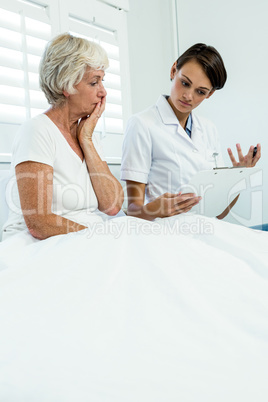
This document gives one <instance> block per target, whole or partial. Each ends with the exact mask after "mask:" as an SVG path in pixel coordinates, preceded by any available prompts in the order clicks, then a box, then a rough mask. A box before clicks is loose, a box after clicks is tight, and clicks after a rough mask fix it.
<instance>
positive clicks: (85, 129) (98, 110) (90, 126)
mask: <svg viewBox="0 0 268 402" xmlns="http://www.w3.org/2000/svg"><path fill="white" fill-rule="evenodd" d="M105 104H106V96H104V97H103V98H102V99H101V101H100V102H99V103H97V105H96V107H95V109H94V110H93V112H92V113H91V115H90V116H85V117H83V118H82V119H81V120H80V122H79V124H78V126H77V138H78V141H79V143H80V145H82V144H83V143H87V142H88V141H92V136H93V132H94V130H95V127H96V125H97V123H98V120H99V118H100V117H101V115H102V113H103V112H104V109H105Z"/></svg>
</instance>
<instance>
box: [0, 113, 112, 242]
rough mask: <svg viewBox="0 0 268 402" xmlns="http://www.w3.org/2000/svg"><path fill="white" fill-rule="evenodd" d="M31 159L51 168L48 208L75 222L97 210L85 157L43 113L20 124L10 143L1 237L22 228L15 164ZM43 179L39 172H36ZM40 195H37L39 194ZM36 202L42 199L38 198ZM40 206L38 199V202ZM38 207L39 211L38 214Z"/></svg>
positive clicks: (99, 147) (24, 227)
mask: <svg viewBox="0 0 268 402" xmlns="http://www.w3.org/2000/svg"><path fill="white" fill-rule="evenodd" d="M93 144H94V146H95V148H96V150H97V152H98V154H99V155H100V157H101V159H102V160H104V157H103V153H102V150H101V146H100V142H99V140H98V139H97V137H96V136H95V135H94V136H93ZM26 161H33V162H39V163H44V164H46V165H49V166H52V167H53V198H52V208H51V211H52V212H53V213H55V214H57V215H61V216H64V217H66V218H68V219H71V220H73V221H75V222H79V223H83V222H82V221H85V219H86V218H85V216H86V217H88V218H89V220H90V215H91V214H93V213H94V212H98V210H97V208H98V200H97V197H96V194H95V192H94V189H93V187H92V183H91V180H90V177H89V173H88V170H87V165H86V162H85V160H83V161H82V160H81V159H80V158H79V156H78V155H77V154H76V153H75V152H74V150H73V149H72V148H71V147H70V145H69V144H68V142H67V140H66V139H65V138H64V136H63V135H62V133H61V132H60V130H59V129H58V127H57V126H56V125H55V124H54V123H53V122H52V120H50V118H49V117H48V116H46V115H45V114H41V115H38V116H36V117H34V118H33V119H31V120H29V121H27V122H26V123H24V124H23V125H22V126H21V128H20V130H19V132H18V134H17V136H16V138H15V142H14V145H13V152H12V163H11V179H10V181H9V183H8V186H7V191H6V198H7V202H8V205H9V210H10V212H9V217H8V221H7V222H6V224H5V225H4V229H3V239H5V238H7V237H9V235H11V234H14V232H17V231H20V230H24V229H26V224H25V221H24V218H23V214H22V211H21V205H20V200H19V193H18V187H17V183H16V178H15V167H16V166H17V165H18V164H19V163H22V162H26ZM37 174H38V178H37V179H38V180H40V181H41V180H43V179H44V178H43V177H42V172H39V173H37ZM42 196H43V195H42V194H40V197H42ZM40 201H42V200H41V199H40ZM40 205H41V207H40V208H41V209H42V202H40ZM41 209H40V213H42V211H41Z"/></svg>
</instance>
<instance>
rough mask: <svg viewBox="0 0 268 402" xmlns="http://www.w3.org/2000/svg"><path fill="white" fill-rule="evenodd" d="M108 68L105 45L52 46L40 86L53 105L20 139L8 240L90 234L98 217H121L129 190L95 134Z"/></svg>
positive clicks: (59, 41)
mask: <svg viewBox="0 0 268 402" xmlns="http://www.w3.org/2000/svg"><path fill="white" fill-rule="evenodd" d="M108 64H109V63H108V58H107V55H106V53H105V51H104V50H103V49H102V48H101V47H100V46H99V45H98V44H96V43H93V42H90V41H88V40H86V39H82V38H78V37H74V36H72V35H70V34H67V33H65V34H61V35H59V36H57V37H56V38H54V39H53V40H52V41H51V42H50V43H49V44H48V45H47V48H46V50H45V52H44V55H43V58H42V60H41V63H40V86H41V88H42V90H43V92H44V93H45V95H46V98H47V100H48V102H49V104H50V105H51V107H50V108H49V109H48V110H47V111H46V112H45V113H43V114H40V115H38V116H36V117H34V118H33V119H31V120H30V121H28V122H26V123H25V124H23V125H22V127H21V129H20V131H19V133H18V135H17V137H16V140H15V143H14V148H13V160H12V169H13V170H15V172H14V173H15V174H16V185H15V186H14V187H15V188H14V192H13V197H12V199H13V208H11V211H10V215H9V219H8V221H7V223H6V225H5V227H4V232H3V238H7V237H9V236H10V235H12V234H15V233H17V232H18V231H21V230H24V229H26V228H28V230H29V232H30V233H31V234H32V235H33V236H34V237H35V238H37V239H46V238H48V237H50V236H55V235H59V234H65V233H69V232H74V231H79V230H83V229H85V228H86V224H87V221H90V220H91V221H92V219H95V218H96V219H103V218H100V217H99V216H97V214H99V215H102V216H104V217H105V215H110V216H113V215H116V214H117V213H118V212H119V211H120V209H121V205H122V202H123V190H122V187H121V185H120V183H119V182H118V181H117V180H116V179H115V178H114V177H113V175H112V174H111V172H110V170H109V168H108V165H107V163H106V162H105V161H104V158H103V155H102V151H101V147H100V144H99V141H98V139H97V138H96V136H95V135H94V129H95V126H96V124H97V122H98V120H99V118H100V117H101V115H102V113H103V111H104V109H105V102H106V90H105V88H104V86H103V78H104V75H105V70H106V68H107V67H108ZM16 200H17V201H16ZM14 205H16V208H14ZM99 211H101V212H103V213H104V214H105V215H104V214H100V213H99Z"/></svg>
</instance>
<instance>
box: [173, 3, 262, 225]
mask: <svg viewBox="0 0 268 402" xmlns="http://www.w3.org/2000/svg"><path fill="white" fill-rule="evenodd" d="M177 10H178V12H177V15H178V34H179V35H178V36H179V50H180V54H181V53H182V52H183V51H184V50H186V49H187V48H188V47H189V46H191V45H192V44H194V43H197V42H204V43H206V44H209V45H212V46H214V47H216V48H217V49H218V50H219V52H220V53H221V55H222V57H223V59H224V62H225V65H226V69H227V73H228V80H227V83H226V86H225V87H224V88H223V89H222V90H220V91H218V92H216V93H215V94H214V95H213V96H212V97H211V98H210V99H209V100H207V101H205V102H204V103H203V105H201V106H200V107H199V109H198V112H199V113H200V114H202V115H204V116H207V117H209V118H210V119H211V120H213V121H214V123H215V124H216V125H217V127H218V129H219V132H220V136H221V143H222V149H223V152H224V153H225V155H226V162H228V165H230V162H229V158H228V155H227V152H226V148H227V147H231V148H232V149H233V150H234V149H235V144H236V143H237V142H240V143H241V145H242V148H243V150H244V151H245V152H247V150H248V148H249V146H250V145H251V144H252V145H255V144H257V143H258V142H260V143H261V144H262V158H261V161H260V162H259V164H258V165H259V166H261V167H263V180H264V183H265V190H264V192H263V194H261V193H258V195H257V194H255V198H256V199H254V205H253V207H252V208H251V212H250V213H249V210H248V207H249V199H248V198H247V199H246V198H245V197H244V199H242V200H240V202H239V203H238V204H237V206H236V207H235V209H234V213H235V214H233V217H232V216H230V217H229V220H231V221H236V220H237V219H238V220H239V216H240V217H241V223H246V222H244V218H245V219H248V223H249V224H258V223H261V220H262V219H263V221H265V222H268V211H267V205H268V135H267V134H268V133H267V132H268V129H267V126H266V116H267V106H268V102H267V95H268V80H267V66H268V44H267V39H268V24H267V15H268V2H267V0H255V1H249V0H235V1H234V0H224V1H223V0H202V1H200V0H187V1H185V0H177ZM260 189H261V188H260V187H256V190H260ZM263 189H264V187H263ZM249 196H250V195H249ZM257 199H258V201H256V200H257ZM252 202H253V201H252V199H251V203H252ZM235 215H236V216H235ZM249 215H250V216H249ZM253 215H254V216H253ZM250 217H251V218H252V219H250Z"/></svg>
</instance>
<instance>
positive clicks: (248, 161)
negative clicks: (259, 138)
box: [227, 144, 261, 167]
mask: <svg viewBox="0 0 268 402" xmlns="http://www.w3.org/2000/svg"><path fill="white" fill-rule="evenodd" d="M236 149H237V154H238V159H239V161H238V162H237V161H236V159H235V157H234V155H233V153H232V151H231V148H227V151H228V154H229V157H230V159H231V162H232V164H233V166H234V167H253V166H255V165H256V163H257V162H258V160H259V159H260V157H261V145H260V144H257V153H256V155H255V156H254V157H253V151H254V146H253V145H251V147H250V148H249V151H248V153H247V155H245V156H244V155H243V153H242V150H241V146H240V144H236Z"/></svg>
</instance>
